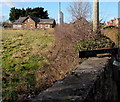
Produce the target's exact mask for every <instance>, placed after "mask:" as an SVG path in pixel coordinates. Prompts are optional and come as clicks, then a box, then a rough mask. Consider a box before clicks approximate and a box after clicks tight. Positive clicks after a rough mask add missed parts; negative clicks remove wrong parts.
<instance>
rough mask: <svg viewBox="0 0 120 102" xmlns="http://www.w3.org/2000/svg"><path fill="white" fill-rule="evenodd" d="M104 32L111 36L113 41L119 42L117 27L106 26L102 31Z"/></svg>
mask: <svg viewBox="0 0 120 102" xmlns="http://www.w3.org/2000/svg"><path fill="white" fill-rule="evenodd" d="M102 33H103V34H104V35H105V36H107V37H109V38H110V39H111V40H112V41H113V42H115V44H117V43H118V36H117V34H118V29H116V28H106V29H104V30H103V31H102Z"/></svg>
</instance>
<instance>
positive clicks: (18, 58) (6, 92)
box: [1, 29, 54, 102]
mask: <svg viewBox="0 0 120 102" xmlns="http://www.w3.org/2000/svg"><path fill="white" fill-rule="evenodd" d="M53 42H54V37H53V35H52V31H47V30H46V31H42V30H41V31H40V30H11V29H8V30H3V32H2V41H1V43H2V45H3V49H2V50H1V52H2V68H3V69H2V91H3V97H2V98H3V101H4V102H8V101H9V102H17V101H19V100H21V99H24V98H26V97H27V96H29V95H30V96H31V97H32V95H33V96H34V95H35V94H34V90H35V87H36V77H35V72H36V71H37V70H40V68H42V66H43V65H44V66H45V65H46V67H47V66H49V65H50V63H51V62H50V61H49V60H48V58H47V55H46V53H47V51H48V50H49V49H51V46H52V44H53ZM21 101H22V100H21Z"/></svg>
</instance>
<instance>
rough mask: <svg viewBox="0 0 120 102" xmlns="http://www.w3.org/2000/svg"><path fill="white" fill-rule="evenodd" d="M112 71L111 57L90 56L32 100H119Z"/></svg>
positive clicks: (103, 101)
mask: <svg viewBox="0 0 120 102" xmlns="http://www.w3.org/2000/svg"><path fill="white" fill-rule="evenodd" d="M112 72H113V66H112V64H111V63H110V58H109V57H104V58H89V59H88V60H86V61H84V62H83V63H82V64H81V65H80V66H79V67H77V68H76V70H74V71H72V72H71V74H69V75H68V76H67V77H65V78H64V79H63V80H59V81H57V82H56V83H55V84H54V85H53V86H52V87H50V88H48V89H47V90H45V91H43V92H41V93H40V94H39V95H38V96H37V97H36V98H35V99H33V100H32V102H106V101H107V102H117V98H118V93H117V86H116V82H115V81H114V80H113V73H112Z"/></svg>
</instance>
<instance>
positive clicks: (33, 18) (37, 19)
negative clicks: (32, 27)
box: [29, 16, 40, 23]
mask: <svg viewBox="0 0 120 102" xmlns="http://www.w3.org/2000/svg"><path fill="white" fill-rule="evenodd" d="M29 17H30V18H31V19H32V20H34V21H35V22H36V23H39V22H40V18H38V17H32V16H29Z"/></svg>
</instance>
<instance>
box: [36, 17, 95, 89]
mask: <svg viewBox="0 0 120 102" xmlns="http://www.w3.org/2000/svg"><path fill="white" fill-rule="evenodd" d="M54 36H55V44H54V46H53V48H52V50H51V51H49V53H48V55H49V58H50V60H51V62H52V64H51V65H50V66H49V67H47V68H44V67H43V68H42V69H41V70H40V71H39V72H37V73H36V78H37V88H44V87H48V86H50V85H51V84H53V82H54V81H56V80H59V79H62V78H64V77H65V75H67V73H69V72H70V71H71V70H73V69H74V68H76V66H77V65H79V63H81V62H82V61H83V60H84V59H83V60H82V59H80V58H79V55H78V52H77V50H76V49H75V47H76V44H77V43H78V42H79V41H81V40H89V39H90V38H93V37H94V34H92V30H91V26H90V24H89V22H87V21H86V20H85V19H84V18H81V19H79V20H77V21H76V22H74V23H71V24H62V25H60V26H57V27H56V28H55V31H54Z"/></svg>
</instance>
